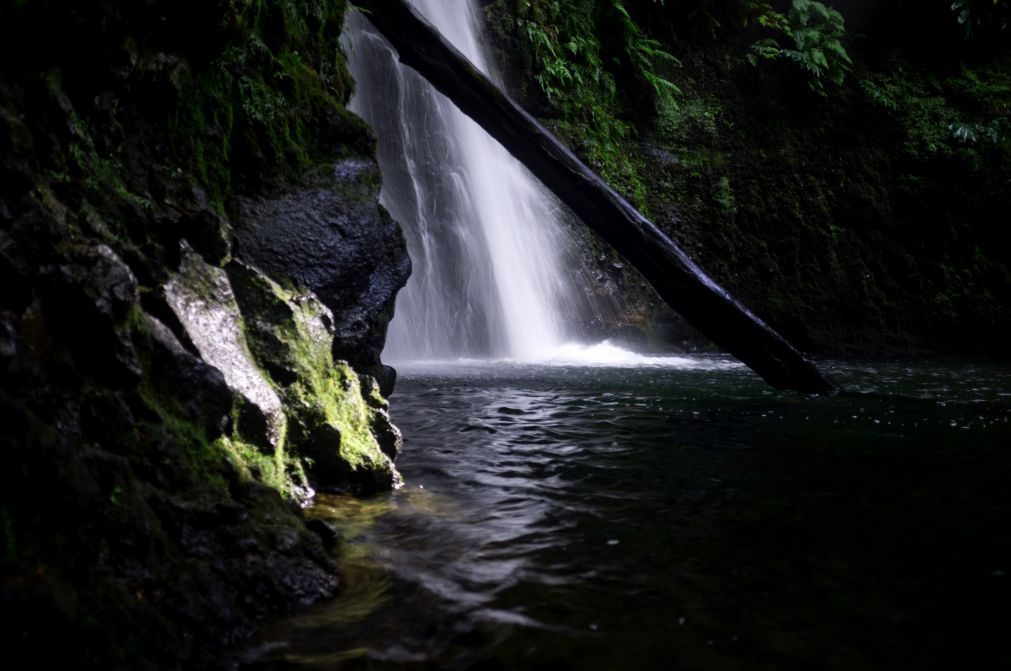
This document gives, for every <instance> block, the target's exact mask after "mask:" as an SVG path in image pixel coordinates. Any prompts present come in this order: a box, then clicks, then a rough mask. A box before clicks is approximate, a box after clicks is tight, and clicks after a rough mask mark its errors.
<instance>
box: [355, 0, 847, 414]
mask: <svg viewBox="0 0 1011 671" xmlns="http://www.w3.org/2000/svg"><path fill="white" fill-rule="evenodd" d="M355 4H356V5H357V6H358V7H359V8H361V9H362V10H363V11H364V13H365V15H366V17H367V18H368V20H369V21H370V22H371V23H372V25H373V26H375V28H376V29H377V30H378V31H379V32H380V33H381V34H382V35H383V36H384V37H385V38H386V39H387V41H389V42H390V44H391V45H392V46H393V47H394V48H395V49H396V50H397V52H398V54H399V57H400V61H401V62H402V63H404V64H405V65H407V66H409V67H411V68H413V69H414V70H416V71H417V72H418V73H419V74H420V75H421V76H422V77H424V78H425V79H427V80H428V81H429V82H430V83H431V84H432V85H433V86H435V88H436V89H438V90H439V91H440V92H441V93H442V94H443V95H445V96H446V97H447V98H449V99H450V100H452V101H453V102H454V103H455V104H456V105H457V107H459V108H460V110H461V111H463V112H464V113H465V114H466V115H467V116H469V117H471V118H472V119H473V120H474V121H476V122H477V123H478V124H479V125H480V126H481V127H483V128H484V130H485V131H486V132H488V133H489V134H490V135H491V136H492V137H494V138H495V139H496V140H498V141H499V142H500V143H501V144H502V145H503V146H504V147H505V148H506V149H507V150H508V151H509V152H510V153H511V154H512V155H513V156H515V157H516V158H517V159H518V160H519V161H521V162H522V163H523V164H524V165H526V167H527V168H528V169H529V170H530V171H531V172H532V173H533V174H534V175H536V176H537V178H538V179H540V180H541V182H543V183H544V184H545V186H547V187H548V188H549V189H551V191H553V192H554V193H555V195H556V196H558V198H559V199H560V200H561V201H562V202H564V203H565V204H566V205H568V206H569V208H570V209H571V210H572V211H573V212H574V213H575V214H576V215H577V216H578V217H579V218H580V219H581V220H582V221H583V223H585V224H586V226H588V227H589V228H590V229H591V230H592V231H593V232H594V233H596V234H597V235H598V236H599V237H600V238H601V239H603V240H604V241H605V242H606V243H607V244H609V245H610V246H611V247H613V248H614V249H615V250H617V251H618V253H619V254H621V255H622V256H623V257H624V258H625V259H626V260H627V261H628V262H629V263H631V264H632V265H633V266H635V268H636V269H637V270H638V271H639V272H640V273H641V274H642V276H643V277H644V278H646V280H647V281H648V282H649V283H650V284H651V285H652V286H653V288H654V289H656V291H657V293H658V294H659V295H660V297H661V298H663V300H664V301H666V302H667V304H668V305H670V306H671V307H672V308H673V309H674V310H675V311H677V312H678V313H680V314H681V316H683V317H684V318H685V319H686V320H688V322H689V323H691V324H692V325H693V326H694V327H695V328H697V329H698V330H699V331H701V332H702V333H703V334H704V335H706V336H707V337H708V338H710V339H711V340H712V341H713V342H714V343H716V345H718V346H719V347H721V348H723V349H724V350H726V351H727V352H729V353H730V354H732V355H734V356H735V357H737V358H738V359H740V360H741V361H742V362H743V363H744V364H746V365H747V366H748V367H750V368H751V369H752V370H753V371H755V372H756V373H757V374H758V375H760V376H761V377H762V378H763V379H764V380H765V381H766V382H768V383H769V384H770V385H772V386H773V387H776V388H778V389H794V390H797V391H801V392H806V393H815V394H834V393H836V392H837V391H838V388H837V387H836V385H835V384H833V383H832V382H831V381H829V380H828V378H826V377H825V376H824V375H822V373H821V372H820V371H819V370H818V369H817V368H816V367H815V366H814V365H813V364H812V363H811V362H810V361H808V360H807V359H805V358H804V357H803V355H801V353H800V352H798V351H797V350H796V349H795V348H794V347H793V346H792V345H790V343H789V342H787V341H786V339H784V338H783V337H782V336H781V335H779V334H778V333H777V332H776V331H774V330H773V329H772V328H771V327H769V326H768V325H767V324H765V322H763V321H762V320H761V319H759V318H758V317H756V316H755V315H754V314H753V313H752V312H751V311H750V310H748V309H747V308H746V307H744V306H743V305H742V304H741V303H740V302H738V301H737V300H736V299H735V298H734V297H733V296H731V295H730V294H729V293H728V292H727V291H726V290H725V289H723V287H721V286H720V285H719V284H718V283H717V282H716V281H714V280H713V279H712V278H711V277H709V276H708V275H707V274H706V273H705V272H704V271H703V270H702V269H701V268H699V266H698V265H696V264H695V262H694V261H692V260H691V259H690V258H689V257H688V255H687V254H685V253H684V251H682V250H681V248H680V247H678V246H677V244H675V243H674V241H672V240H671V239H670V238H669V237H667V236H666V235H665V234H664V233H663V232H662V231H661V230H660V229H659V228H657V227H656V225H654V224H653V223H652V222H651V221H649V220H648V219H647V218H646V217H644V216H643V215H642V214H641V213H640V212H639V211H638V210H636V209H635V208H634V207H632V205H630V204H629V203H628V202H627V201H626V200H625V199H624V198H622V197H621V196H619V195H618V194H617V193H616V192H615V191H614V190H613V189H611V187H609V186H608V185H607V184H606V183H605V182H604V181H603V180H602V179H601V178H600V177H599V176H597V174H596V173H594V172H593V171H592V170H590V169H589V168H588V167H587V166H586V165H585V164H584V163H583V162H582V161H580V160H579V158H578V157H576V155H575V154H573V153H572V152H571V151H570V150H569V149H568V148H567V147H566V146H565V145H563V144H562V143H561V142H560V141H559V140H558V139H557V138H556V137H555V136H554V135H553V134H552V133H551V132H550V131H548V130H547V129H545V128H544V127H543V126H542V125H541V124H540V123H538V122H537V120H536V119H534V118H533V117H532V116H531V115H530V114H528V113H527V112H526V111H525V110H524V109H523V108H522V107H520V106H519V105H518V104H517V103H516V102H514V101H513V100H512V99H511V98H510V97H509V96H508V95H506V94H505V93H504V92H503V91H502V90H500V89H499V88H498V87H497V86H496V85H495V84H494V83H492V82H491V81H490V80H489V79H488V78H487V77H485V76H484V74H482V73H481V71H480V70H478V68H477V67H475V66H474V65H473V64H472V63H471V62H470V61H469V60H467V58H466V57H465V56H464V55H463V54H461V53H460V52H459V51H458V50H457V49H456V48H455V47H454V46H453V45H452V44H450V43H449V42H447V41H446V40H445V39H444V38H443V37H442V35H441V34H440V33H439V32H438V30H436V29H435V28H434V27H433V26H432V25H431V24H429V23H428V21H426V20H425V19H424V17H422V16H421V15H420V14H419V13H418V12H417V10H415V9H414V8H413V7H411V5H410V4H409V3H408V2H406V1H405V0H355Z"/></svg>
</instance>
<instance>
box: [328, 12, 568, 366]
mask: <svg viewBox="0 0 1011 671" xmlns="http://www.w3.org/2000/svg"><path fill="white" fill-rule="evenodd" d="M414 4H415V5H416V6H417V7H418V9H419V10H421V11H422V13H423V14H424V15H425V16H426V17H427V18H428V19H429V20H430V21H431V22H432V23H433V24H434V25H435V26H436V27H437V28H438V29H439V30H440V31H441V32H442V33H443V35H445V36H446V37H447V38H448V39H449V40H450V41H452V42H453V43H454V44H455V45H456V46H457V48H459V49H460V50H461V51H462V52H463V53H464V54H465V55H466V56H467V57H468V58H469V59H470V60H471V61H472V62H473V63H474V64H475V65H477V66H478V67H479V68H481V69H482V70H483V71H484V72H485V73H486V74H488V75H489V76H491V77H492V78H493V79H497V75H496V73H495V72H494V70H493V68H492V67H491V65H490V63H489V60H488V58H487V57H486V55H485V53H484V51H483V49H482V46H481V40H480V39H479V33H480V29H479V23H478V17H477V15H476V13H475V8H474V5H473V3H471V2H463V1H457V2H447V1H445V0H416V2H415V3H414ZM348 33H349V35H350V36H351V46H350V49H349V52H350V58H349V61H350V65H351V70H352V74H353V75H354V77H355V81H356V83H357V88H356V94H355V97H354V100H353V101H352V104H351V109H352V110H353V111H355V112H357V113H358V114H359V115H361V116H362V117H363V118H365V119H366V120H367V121H368V122H369V123H370V124H371V125H372V126H373V127H374V128H375V129H376V131H377V134H378V136H379V138H380V142H379V162H380V165H381V167H382V170H383V190H382V196H381V201H382V203H383V205H385V206H386V208H387V209H388V210H389V211H390V213H391V214H392V215H393V217H394V218H395V219H396V220H397V221H399V222H401V224H402V226H403V227H404V231H405V235H406V236H407V246H408V251H409V252H410V255H411V259H412V261H413V264H414V272H413V275H412V277H411V280H410V281H409V282H408V285H407V287H406V288H405V289H404V290H403V291H402V292H401V293H400V296H399V298H398V300H397V308H396V317H395V319H394V321H393V323H392V324H391V326H390V332H389V338H388V345H387V349H386V352H385V358H387V359H389V360H392V361H395V362H396V361H405V360H432V359H443V360H445V359H456V358H460V357H468V358H506V357H508V358H510V359H516V360H539V359H544V358H547V357H549V356H551V354H552V353H553V352H554V351H555V350H556V349H557V348H558V347H559V346H561V345H563V344H564V343H565V342H566V341H568V340H570V339H571V337H572V334H571V332H570V331H571V326H568V325H570V324H572V323H574V322H577V321H579V318H580V315H579V314H578V311H579V310H581V309H584V308H583V307H581V306H583V305H584V304H585V303H586V300H585V299H584V298H582V297H581V296H580V292H579V291H578V289H577V287H575V286H574V285H575V284H577V283H576V281H575V280H576V277H577V274H576V273H573V271H572V269H571V267H570V264H569V263H567V260H568V257H569V256H570V254H571V249H572V246H571V241H570V239H569V238H570V235H571V234H570V232H569V228H568V227H566V226H565V224H564V222H563V217H564V216H565V213H564V212H563V210H562V208H561V206H560V205H559V203H558V201H557V200H556V199H555V198H554V197H553V196H552V195H551V194H550V192H548V191H547V190H546V189H545V188H544V187H543V186H542V185H541V184H540V183H539V182H538V181H537V180H536V179H534V177H533V176H532V175H531V174H530V173H529V172H528V171H527V170H526V169H525V168H524V167H523V166H522V165H521V164H520V163H519V162H518V161H517V160H516V159H514V158H513V157H512V156H511V155H510V154H509V153H508V152H507V151H506V150H505V149H504V148H503V147H502V146H501V145H499V144H498V143H497V142H496V141H495V140H493V139H492V138H491V137H490V136H489V135H488V134H487V133H485V132H484V131H483V130H482V129H481V128H480V127H479V126H478V125H477V124H475V123H474V122H473V121H471V120H470V119H469V118H468V117H466V116H465V115H464V114H462V113H461V112H460V111H459V110H457V109H456V107H455V106H454V105H453V104H452V103H451V102H450V101H449V100H447V99H446V98H445V97H443V96H442V95H441V94H439V93H437V92H436V91H435V90H434V89H433V88H432V87H431V86H430V85H429V84H428V83H427V82H426V81H425V80H423V79H422V78H421V77H420V76H418V75H417V73H415V72H414V71H413V70H411V69H409V68H407V67H404V66H401V65H399V64H398V63H397V61H396V54H395V52H394V51H393V49H392V48H391V47H390V46H389V45H388V44H387V43H386V42H385V40H383V38H382V37H380V36H379V35H378V34H377V33H376V32H375V31H374V30H373V29H372V28H371V27H370V26H369V24H368V22H367V21H365V20H364V19H363V18H362V17H361V16H357V15H356V16H353V17H351V19H350V21H349V29H348Z"/></svg>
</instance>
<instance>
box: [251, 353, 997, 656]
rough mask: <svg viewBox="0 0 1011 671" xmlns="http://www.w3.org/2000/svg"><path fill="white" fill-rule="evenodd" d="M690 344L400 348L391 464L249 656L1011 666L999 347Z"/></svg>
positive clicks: (330, 511)
mask: <svg viewBox="0 0 1011 671" xmlns="http://www.w3.org/2000/svg"><path fill="white" fill-rule="evenodd" d="M693 361H694V362H695V363H696V364H697V365H669V366H644V367H611V366H606V365H596V366H589V367H587V366H574V365H519V364H507V363H501V362H500V363H498V364H495V365H488V364H479V363H458V364H455V365H446V364H439V365H415V366H406V367H402V368H401V382H400V384H399V387H398V390H397V394H396V396H395V397H394V399H393V411H394V414H395V421H396V422H397V424H398V425H399V426H400V427H401V428H402V429H403V431H404V434H405V436H406V437H407V439H406V444H405V449H404V453H403V456H402V457H401V460H400V462H399V465H400V467H401V470H402V472H403V474H404V477H405V479H406V481H407V485H406V486H405V487H404V488H403V489H402V490H400V491H398V492H395V493H392V494H389V495H384V496H381V497H378V498H375V499H371V500H368V501H355V500H353V499H347V498H341V497H321V498H320V501H319V502H318V503H317V505H316V507H315V509H314V511H313V514H316V515H320V516H323V517H327V518H330V519H333V520H334V521H335V522H336V523H337V524H338V525H339V526H340V527H341V529H342V532H343V537H344V540H345V542H344V543H343V544H342V545H343V549H342V556H341V563H342V566H343V570H344V573H345V576H346V581H345V585H346V588H345V593H344V595H343V596H342V597H340V598H339V599H337V600H336V601H334V602H333V603H330V604H325V605H323V606H319V607H316V608H314V609H312V610H310V611H309V612H308V613H306V614H304V615H302V616H300V617H298V618H296V619H294V620H291V621H288V622H284V623H280V624H278V625H277V626H275V627H273V628H272V629H271V630H270V631H268V632H266V634H265V635H264V637H263V638H262V639H261V640H260V641H259V642H258V643H257V646H256V647H255V648H254V649H253V650H251V651H249V652H248V653H247V655H246V659H247V666H249V667H250V668H293V669H385V668H408V669H442V668H449V669H457V668H459V669H626V668H633V669H640V670H641V669H784V668H787V669H802V668H803V669H878V668H880V669H885V668H888V669H896V668H900V669H927V668H936V669H952V668H971V669H989V668H993V669H997V668H1001V669H1005V668H1011V649H1009V646H1011V643H1009V641H1011V637H1008V635H1007V634H1008V628H1009V626H1011V587H1009V580H1011V539H1009V536H1008V532H1007V529H1008V528H1009V524H1008V513H1009V511H1011V507H1009V503H1011V486H1009V483H1011V477H1009V476H1011V453H1009V448H1011V425H1009V417H1011V406H1009V392H1011V386H1009V377H1008V372H1009V371H1008V370H1006V369H995V368H988V367H982V366H975V365H972V366H970V365H953V366H948V367H943V366H929V367H928V366H921V365H905V364H885V363H877V364H873V365H855V364H827V367H828V368H829V373H830V374H831V375H832V376H833V377H834V378H835V379H836V380H838V381H839V382H841V383H843V384H844V386H846V387H847V388H850V389H854V390H856V391H859V392H864V393H867V394H869V395H868V396H866V397H853V398H834V399H827V398H813V397H812V398H809V397H803V396H799V395H796V394H791V393H779V392H772V391H769V390H768V388H767V387H765V386H764V385H763V384H762V383H761V381H759V380H758V379H757V378H755V377H754V376H753V375H752V374H751V373H750V372H749V371H748V370H747V369H744V368H742V367H739V366H736V365H732V362H730V361H729V360H726V359H722V358H719V357H702V358H696V359H693ZM871 394H872V395H871Z"/></svg>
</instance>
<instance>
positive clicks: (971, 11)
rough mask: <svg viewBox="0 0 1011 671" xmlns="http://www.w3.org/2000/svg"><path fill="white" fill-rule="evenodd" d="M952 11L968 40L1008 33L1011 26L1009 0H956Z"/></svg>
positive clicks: (1010, 5)
mask: <svg viewBox="0 0 1011 671" xmlns="http://www.w3.org/2000/svg"><path fill="white" fill-rule="evenodd" d="M951 11H952V12H953V13H954V14H955V19H956V20H957V21H958V24H959V25H960V26H961V27H962V33H963V35H964V36H965V39H967V40H977V39H985V38H987V37H993V36H995V35H998V34H1007V33H1008V30H1009V27H1011V2H1008V0H954V1H953V2H952V3H951Z"/></svg>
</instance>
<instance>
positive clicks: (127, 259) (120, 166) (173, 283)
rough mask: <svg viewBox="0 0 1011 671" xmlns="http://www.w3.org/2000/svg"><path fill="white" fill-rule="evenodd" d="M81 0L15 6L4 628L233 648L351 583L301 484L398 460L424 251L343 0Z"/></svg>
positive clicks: (59, 636) (103, 645) (176, 653)
mask: <svg viewBox="0 0 1011 671" xmlns="http://www.w3.org/2000/svg"><path fill="white" fill-rule="evenodd" d="M63 9H65V8H63V7H62V6H60V5H57V4H56V3H51V2H49V1H48V0H40V2H36V3H2V4H0V283H2V285H0V286H2V291H0V421H2V422H3V426H4V430H3V431H2V432H0V449H2V450H3V454H4V455H5V457H6V460H5V463H4V468H2V469H0V568H2V570H3V575H4V580H3V581H2V583H0V606H2V608H3V609H4V612H5V613H10V614H12V615H13V616H14V620H15V622H16V623H14V624H11V625H10V626H6V627H4V628H3V631H2V633H0V642H2V644H3V646H4V648H5V650H7V651H8V654H9V655H12V656H13V657H14V658H16V659H32V660H34V662H35V663H36V664H38V665H41V666H54V667H57V668H58V667H68V668H103V669H120V668H124V669H125V668H129V669H137V668H141V669H156V668H157V669H166V668H187V669H189V668H196V669H199V668H217V667H219V666H220V664H221V660H220V655H221V651H222V650H224V649H225V648H226V647H227V646H229V645H231V644H233V643H235V642H237V641H238V640H240V639H241V638H243V637H244V636H247V635H248V634H250V633H251V632H252V630H253V628H254V627H255V626H256V622H257V621H258V619H260V618H262V617H265V616H268V615H271V614H277V613H281V612H284V611H285V610H286V609H289V608H291V607H294V606H296V605H299V604H305V603H309V602H312V601H315V600H319V599H322V598H326V597H328V596H331V595H333V594H334V593H335V591H336V589H337V588H338V585H339V577H338V576H337V574H336V569H335V567H334V565H333V563H332V561H331V558H330V556H329V555H328V552H327V550H325V549H324V541H325V543H327V544H333V543H334V539H333V537H332V534H331V533H330V531H329V530H327V529H320V528H315V529H310V528H309V527H307V526H306V524H305V522H304V519H303V517H302V515H301V512H300V507H299V505H298V504H299V503H300V502H303V501H304V500H305V499H306V498H307V497H308V496H310V495H311V493H312V491H313V490H314V489H320V488H326V489H329V490H340V491H349V492H373V491H377V490H381V489H388V488H390V487H393V486H396V485H397V483H398V482H399V476H398V474H397V472H396V469H395V468H394V465H393V460H394V459H395V458H396V454H397V451H398V450H399V446H400V442H401V440H400V434H399V432H398V431H397V429H396V427H394V426H393V425H392V424H391V422H390V418H389V414H388V406H387V404H386V401H385V399H384V398H383V396H382V394H381V392H380V386H379V383H378V382H377V381H376V379H375V377H374V376H379V377H380V378H382V379H383V380H384V383H385V384H386V385H387V387H388V386H389V383H390V382H391V380H392V374H389V373H387V372H385V369H384V368H383V367H382V364H381V362H380V361H379V351H380V350H381V348H382V344H383V338H384V334H385V328H386V324H387V322H388V320H389V319H390V317H391V315H392V306H393V300H394V298H395V295H396V292H397V290H398V289H399V288H400V286H401V285H402V284H403V283H404V281H405V280H406V276H407V274H408V272H409V261H408V259H407V256H406V251H405V248H404V243H403V239H402V236H401V234H400V231H399V228H398V227H397V225H396V224H395V223H394V222H392V221H391V220H390V218H389V216H388V215H387V214H386V213H385V212H384V211H383V210H382V209H381V208H380V207H379V205H378V203H377V197H378V191H379V177H378V174H377V173H376V171H375V167H374V157H373V154H374V139H373V138H372V137H371V135H370V132H369V131H368V129H367V128H366V127H365V125H364V124H363V123H362V122H361V121H360V120H358V119H357V118H355V117H354V116H353V115H351V114H350V113H348V112H347V111H346V109H345V104H346V102H347V98H348V96H349V94H350V86H351V82H350V79H349V76H348V74H347V71H346V68H345V67H344V63H343V58H342V56H341V55H340V50H339V42H338V40H339V35H340V30H341V27H342V20H343V14H344V10H345V5H344V3H343V2H340V1H331V0H325V1H324V0H308V1H307V2H301V3H288V2H281V1H280V0H264V1H263V2H258V3H175V2H168V1H167V0H165V1H163V0H153V1H152V2H148V3H144V5H143V7H138V6H136V4H135V3H131V2H127V1H126V0H113V1H112V2H104V3H84V4H81V5H77V6H75V8H74V9H73V11H62V10H63ZM15 60H17V62H18V63H20V65H18V66H17V67H16V68H14V67H12V66H11V64H12V63H14V62H15ZM53 641H59V642H60V643H59V645H53Z"/></svg>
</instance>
